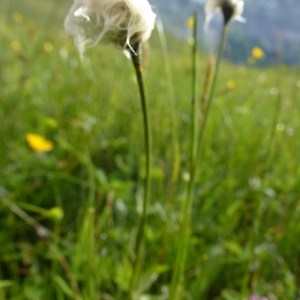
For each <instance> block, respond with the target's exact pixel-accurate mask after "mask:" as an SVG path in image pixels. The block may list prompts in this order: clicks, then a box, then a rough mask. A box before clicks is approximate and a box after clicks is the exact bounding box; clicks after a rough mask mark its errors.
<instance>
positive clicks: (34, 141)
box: [26, 132, 54, 153]
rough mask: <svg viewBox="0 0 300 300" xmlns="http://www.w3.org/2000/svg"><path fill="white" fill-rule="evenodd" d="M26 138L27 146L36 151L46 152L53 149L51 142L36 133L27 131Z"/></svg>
mask: <svg viewBox="0 0 300 300" xmlns="http://www.w3.org/2000/svg"><path fill="white" fill-rule="evenodd" d="M26 140H27V143H28V145H29V147H30V148H31V149H32V150H33V151H36V152H41V153H42V152H48V151H51V150H52V149H53V147H54V146H53V143H52V142H51V141H49V140H47V139H46V138H44V137H43V136H41V135H39V134H36V133H31V132H30V133H27V134H26Z"/></svg>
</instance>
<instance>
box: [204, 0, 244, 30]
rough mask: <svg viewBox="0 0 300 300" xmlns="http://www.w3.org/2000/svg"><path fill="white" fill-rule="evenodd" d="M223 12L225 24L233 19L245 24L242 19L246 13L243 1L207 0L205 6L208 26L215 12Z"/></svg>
mask: <svg viewBox="0 0 300 300" xmlns="http://www.w3.org/2000/svg"><path fill="white" fill-rule="evenodd" d="M218 11H221V12H222V14H223V17H224V23H225V25H227V23H228V22H229V21H230V20H231V19H233V20H237V21H241V22H245V19H244V18H243V17H242V13H243V11H244V1H243V0H207V2H206V5H205V15H206V21H205V23H206V25H207V24H208V23H209V22H210V20H211V19H212V17H213V15H214V14H215V12H218Z"/></svg>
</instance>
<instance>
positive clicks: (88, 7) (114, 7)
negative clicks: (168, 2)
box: [64, 0, 156, 55]
mask: <svg viewBox="0 0 300 300" xmlns="http://www.w3.org/2000/svg"><path fill="white" fill-rule="evenodd" d="M155 18H156V15H155V14H154V13H153V11H152V9H151V6H150V4H149V2H148V1H147V0H74V3H73V5H72V7H71V8H70V10H69V12H68V14H67V16H66V18H65V23H64V26H65V29H66V31H67V32H68V33H69V34H70V35H72V36H73V37H74V41H75V45H76V47H77V49H78V51H79V53H80V54H81V55H83V53H84V51H85V49H86V48H87V47H89V46H93V45H96V44H98V43H99V42H100V41H101V42H104V43H109V44H114V45H116V46H117V47H120V48H122V49H123V50H130V51H133V52H134V48H135V47H136V46H137V45H139V44H140V43H142V42H145V41H146V40H148V39H149V37H150V35H151V32H152V30H153V28H154V23H155Z"/></svg>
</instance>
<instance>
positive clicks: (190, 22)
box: [186, 16, 195, 29]
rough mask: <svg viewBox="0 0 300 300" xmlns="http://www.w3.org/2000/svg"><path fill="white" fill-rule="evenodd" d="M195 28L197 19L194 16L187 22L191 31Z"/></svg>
mask: <svg viewBox="0 0 300 300" xmlns="http://www.w3.org/2000/svg"><path fill="white" fill-rule="evenodd" d="M194 26H195V18H194V17H193V16H191V17H190V18H188V19H187V20H186V27H187V28H189V29H193V28H194Z"/></svg>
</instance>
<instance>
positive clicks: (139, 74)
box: [130, 47, 152, 294]
mask: <svg viewBox="0 0 300 300" xmlns="http://www.w3.org/2000/svg"><path fill="white" fill-rule="evenodd" d="M138 48H139V47H137V49H136V52H133V51H130V54H131V60H132V63H133V66H134V70H135V74H136V78H137V83H138V88H139V93H140V100H141V108H142V115H143V126H144V139H145V140H144V142H145V154H146V177H145V182H144V201H143V207H142V215H141V218H140V222H139V225H138V230H137V235H136V241H135V246H134V253H135V260H134V264H133V273H132V279H131V283H130V293H131V294H132V293H133V289H134V287H135V285H136V282H137V279H138V276H139V271H140V266H141V263H142V255H141V246H142V243H143V239H144V227H145V223H146V218H147V209H148V204H149V201H150V191H151V179H150V177H151V160H152V153H151V148H152V146H151V144H152V141H151V132H150V121H149V116H148V108H147V101H146V95H145V89H144V80H143V69H142V65H141V61H140V54H139V49H138Z"/></svg>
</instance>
